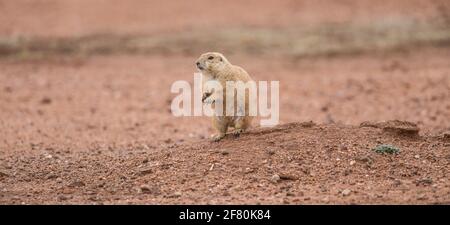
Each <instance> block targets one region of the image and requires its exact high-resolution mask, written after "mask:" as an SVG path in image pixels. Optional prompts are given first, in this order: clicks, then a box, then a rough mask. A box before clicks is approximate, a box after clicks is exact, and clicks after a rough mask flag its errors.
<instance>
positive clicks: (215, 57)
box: [195, 52, 230, 74]
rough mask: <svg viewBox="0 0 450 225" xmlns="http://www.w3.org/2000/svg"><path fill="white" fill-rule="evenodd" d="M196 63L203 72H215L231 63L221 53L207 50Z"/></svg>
mask: <svg viewBox="0 0 450 225" xmlns="http://www.w3.org/2000/svg"><path fill="white" fill-rule="evenodd" d="M195 64H196V66H197V68H198V69H199V70H200V71H201V72H206V73H209V74H214V73H216V72H219V71H221V70H223V69H224V68H225V67H226V66H228V65H229V64H230V63H229V62H228V60H227V59H226V58H225V56H223V55H222V54H221V53H218V52H207V53H204V54H202V55H201V56H200V57H199V58H198V59H197V61H196V62H195Z"/></svg>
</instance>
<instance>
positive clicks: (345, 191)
mask: <svg viewBox="0 0 450 225" xmlns="http://www.w3.org/2000/svg"><path fill="white" fill-rule="evenodd" d="M350 193H351V191H350V190H349V189H345V190H343V191H342V195H343V196H349V195H350Z"/></svg>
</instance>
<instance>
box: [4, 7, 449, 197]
mask: <svg viewBox="0 0 450 225" xmlns="http://www.w3.org/2000/svg"><path fill="white" fill-rule="evenodd" d="M56 2H57V3H56V4H52V1H16V3H13V1H0V21H2V23H1V24H2V26H0V34H1V35H2V37H14V36H23V37H35V36H39V37H67V36H83V35H89V34H97V33H103V32H104V33H114V32H117V33H159V32H173V31H183V30H189V29H204V28H205V29H210V28H211V27H214V26H218V27H220V26H229V27H233V26H293V25H294V26H295V25H302V24H304V25H309V24H314V23H321V24H322V23H343V22H352V21H354V20H358V21H361V22H364V20H365V21H373V20H375V19H379V18H398V17H408V18H414V19H416V20H418V21H422V20H423V21H429V20H433V18H434V17H435V15H437V13H440V12H442V9H441V8H439V7H438V6H436V5H435V4H429V3H428V2H429V1H377V2H374V1H357V2H358V3H355V1H332V2H337V3H330V2H326V3H327V4H325V1H300V3H298V5H296V4H294V3H293V2H297V1H273V2H272V1H257V2H258V4H254V3H253V4H249V5H242V4H237V3H236V2H234V1H222V2H220V4H221V6H223V8H219V7H215V5H214V4H219V3H211V2H210V1H193V2H191V1H189V2H190V3H189V4H188V3H187V2H186V3H181V5H175V4H174V3H167V1H164V3H158V6H159V7H158V9H156V8H154V7H153V6H154V4H155V2H153V1H133V4H131V3H130V4H128V3H127V4H123V3H119V2H114V3H111V1H99V3H98V5H97V4H96V5H94V6H92V7H91V5H90V1H56ZM436 2H439V1H436ZM53 3H55V2H53ZM343 3H345V4H343ZM441 3H442V1H441ZM294 5H296V6H294ZM342 5H346V6H347V7H343V6H342ZM348 5H351V7H348ZM87 6H89V7H87ZM296 7H298V8H296ZM188 8H189V9H192V10H193V12H194V14H195V15H193V14H191V11H189V10H187V9H188ZM255 8H256V9H255ZM227 9H229V11H232V12H234V13H235V14H234V15H233V16H229V15H228V14H226V13H224V12H225V11H226V10H227ZM250 9H253V10H250ZM249 10H250V11H251V12H252V13H249V14H246V12H248V11H249ZM188 11H189V12H188ZM131 12H132V13H131ZM174 12H176V13H174ZM323 12H332V13H331V15H330V14H329V13H327V14H325V13H323ZM197 16H200V19H198V17H197ZM274 17H276V18H277V19H273V18H274ZM36 18H39V19H36ZM202 18H203V19H202ZM205 18H206V19H205ZM149 21H150V22H149ZM198 21H203V22H201V23H199V22H198ZM44 28H45V29H44ZM197 57H198V56H197V55H189V54H185V55H182V56H178V55H157V54H153V55H114V54H113V55H104V56H91V57H75V58H74V57H69V56H67V57H64V56H62V57H58V58H57V57H49V58H43V59H37V60H33V59H25V60H20V59H15V58H2V59H1V60H0V204H243V203H245V204H389V203H395V204H450V176H449V174H450V171H449V168H450V63H449V60H448V59H449V58H450V51H449V48H445V47H442V48H433V47H422V48H411V50H409V51H406V52H391V53H376V54H371V53H365V54H361V55H347V56H334V57H314V58H305V59H300V60H293V59H290V58H289V59H286V58H283V57H269V56H265V57H255V56H249V55H244V54H235V55H229V56H228V58H229V60H230V61H231V62H232V63H236V64H238V65H240V66H242V67H244V68H245V69H246V70H247V71H248V72H249V73H250V75H251V76H252V77H253V78H254V79H255V80H279V81H280V117H281V118H280V120H281V121H280V124H281V125H279V126H277V127H275V128H259V127H257V126H255V128H252V129H251V130H250V131H249V132H247V133H245V134H243V135H242V136H241V137H239V138H232V137H227V138H226V139H224V140H223V141H221V142H219V143H211V142H210V141H209V140H208V139H207V138H209V136H210V135H211V134H212V132H213V130H212V129H211V125H210V123H209V119H208V118H204V117H187V118H175V117H173V116H172V115H171V113H170V111H169V109H170V102H171V100H172V98H173V97H174V96H175V95H174V94H171V93H170V86H171V84H172V83H173V82H174V81H176V80H180V79H182V80H188V81H192V79H193V72H195V68H194V65H193V62H194V61H195V59H196V58H197ZM386 120H402V121H411V122H413V123H415V124H417V125H418V127H419V128H420V132H419V133H418V134H416V135H414V134H413V135H406V134H404V133H405V132H404V130H401V129H400V132H403V133H401V134H398V133H392V132H389V129H382V128H377V127H371V126H360V124H361V123H362V122H365V121H375V122H381V121H386ZM308 121H313V123H309V122H308ZM255 125H257V124H256V123H255ZM388 126H389V124H388ZM380 144H390V145H394V146H396V147H398V148H399V149H400V152H399V154H397V155H388V154H387V155H383V154H379V153H376V152H374V151H373V150H372V149H373V148H374V147H376V146H377V145H380Z"/></svg>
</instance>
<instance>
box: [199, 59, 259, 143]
mask: <svg viewBox="0 0 450 225" xmlns="http://www.w3.org/2000/svg"><path fill="white" fill-rule="evenodd" d="M196 66H197V68H198V69H199V71H200V72H201V73H202V75H203V81H204V82H206V81H209V80H215V81H218V82H219V83H220V84H221V85H222V87H223V92H222V93H223V96H222V99H223V102H222V103H223V112H224V114H223V115H214V116H213V117H212V124H213V127H214V128H215V129H216V130H217V134H216V135H214V136H213V138H212V139H213V141H220V140H221V139H222V138H224V137H225V134H226V132H227V130H228V128H229V127H234V131H233V134H234V135H235V136H239V135H240V134H241V133H242V132H243V131H245V130H246V129H247V128H248V127H249V126H250V124H251V121H252V118H253V117H252V116H249V101H250V99H249V93H248V90H246V93H245V114H243V115H241V116H238V115H237V114H234V116H225V112H226V107H227V106H226V105H227V103H226V93H227V92H226V82H227V81H235V82H236V81H242V82H244V83H246V82H248V81H252V79H251V78H250V76H249V75H248V73H247V72H246V71H245V70H244V69H242V68H241V67H239V66H235V65H232V64H231V63H230V62H229V61H228V60H227V59H226V58H225V56H223V55H222V54H221V53H218V52H207V53H204V54H202V55H201V56H200V57H199V58H198V59H197V61H196ZM216 94H217V93H216V92H214V93H211V92H209V90H206V92H204V93H203V97H202V101H203V102H204V103H209V104H213V107H214V104H218V103H219V102H216V100H217V95H216ZM233 99H234V103H233V104H234V109H235V110H239V107H240V106H237V103H236V102H237V98H233ZM219 104H220V103H219ZM241 107H244V106H241Z"/></svg>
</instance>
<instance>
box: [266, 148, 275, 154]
mask: <svg viewBox="0 0 450 225" xmlns="http://www.w3.org/2000/svg"><path fill="white" fill-rule="evenodd" d="M266 152H267V154H269V155H274V154H275V150H273V149H266Z"/></svg>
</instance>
